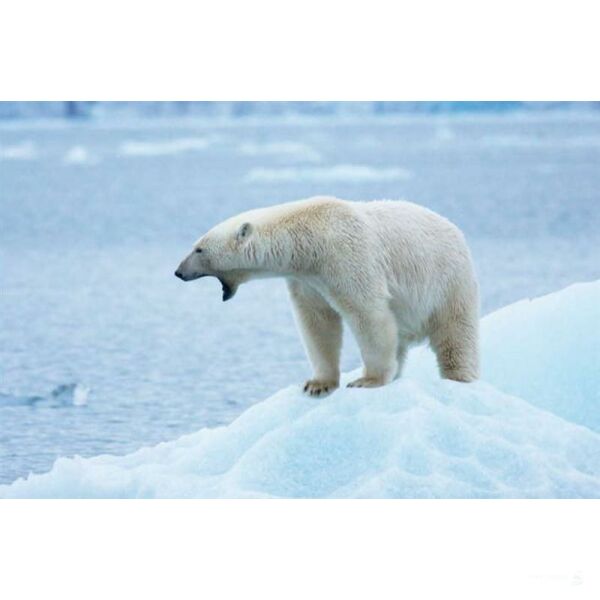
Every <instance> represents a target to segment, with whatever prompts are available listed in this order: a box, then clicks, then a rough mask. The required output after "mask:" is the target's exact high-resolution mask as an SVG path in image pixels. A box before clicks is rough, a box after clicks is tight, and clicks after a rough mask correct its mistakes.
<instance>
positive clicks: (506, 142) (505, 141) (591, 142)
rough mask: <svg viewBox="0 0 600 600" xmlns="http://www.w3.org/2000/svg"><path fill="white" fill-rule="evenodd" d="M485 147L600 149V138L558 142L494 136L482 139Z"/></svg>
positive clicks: (534, 137)
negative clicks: (557, 146) (558, 146)
mask: <svg viewBox="0 0 600 600" xmlns="http://www.w3.org/2000/svg"><path fill="white" fill-rule="evenodd" d="M482 141H483V143H484V144H485V145H489V146H507V147H515V148H543V147H548V146H555V145H557V143H558V144H560V146H561V147H562V148H598V147H600V136H598V135H576V136H567V137H564V138H562V139H560V140H556V139H555V138H554V137H552V136H544V135H521V134H492V135H486V136H484V137H483V138H482Z"/></svg>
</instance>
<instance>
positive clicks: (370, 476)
mask: <svg viewBox="0 0 600 600" xmlns="http://www.w3.org/2000/svg"><path fill="white" fill-rule="evenodd" d="M599 306H600V282H596V283H591V284H580V285H576V286H572V287H570V288H567V289H566V290H563V291H562V292H558V293H556V294H551V295H549V296H546V297H544V298H540V299H538V300H535V301H532V302H529V301H526V302H519V303H516V304H514V305H511V306H509V307H507V308H505V309H503V310H501V311H498V312H497V313H494V314H493V315H490V316H489V317H487V318H486V319H484V322H483V341H484V353H485V357H486V361H485V367H484V373H485V377H486V378H487V379H489V380H492V381H494V383H495V384H496V385H497V386H498V387H502V388H503V389H504V390H511V391H512V393H513V394H514V393H519V394H520V395H521V396H522V397H521V398H519V397H516V396H515V395H509V394H508V393H506V391H500V390H499V389H497V388H495V387H492V385H490V383H487V382H483V381H482V382H477V383H473V384H469V385H465V384H459V383H456V382H451V381H442V380H439V378H437V376H433V375H432V373H431V370H430V369H431V361H430V358H429V357H428V356H427V354H425V353H424V352H421V353H420V355H418V356H417V359H416V361H413V363H414V364H413V365H411V368H410V374H411V377H408V378H404V379H402V380H399V381H397V382H395V383H393V384H391V385H389V386H386V387H384V388H380V389H375V390H355V389H345V388H344V389H341V390H339V391H337V392H336V393H335V394H333V395H332V396H329V397H328V398H325V399H320V400H318V399H311V398H307V397H305V396H303V395H302V393H301V391H300V386H292V387H289V388H287V389H285V390H282V391H280V392H279V393H277V394H275V395H274V396H272V397H271V398H269V399H267V400H265V401H264V402H261V403H259V404H257V405H255V406H253V407H252V408H250V409H249V410H247V411H246V412H244V413H243V414H242V415H241V416H240V417H239V418H238V419H236V420H235V421H234V422H233V423H232V424H231V425H229V426H227V427H220V428H216V429H204V430H201V431H199V432H198V433H195V434H192V435H188V436H184V437H182V438H180V439H178V440H176V441H173V442H169V443H163V444H159V445H158V446H156V447H154V448H143V449H141V450H139V451H137V452H135V453H133V454H130V455H127V456H123V457H114V456H99V457H95V458H92V459H81V458H75V459H66V458H62V459H59V460H58V461H57V462H56V463H55V465H54V467H53V469H52V471H50V472H49V473H47V474H44V475H36V476H30V477H29V478H28V479H27V480H18V481H17V482H15V483H14V484H12V485H11V486H3V487H0V496H4V497H319V498H320V497H368V498H378V497H395V498H400V497H401V498H407V497H408V498H413V497H415V498H429V497H433V498H455V497H458V498H466V497H469V498H478V497H483V498H487V497H519V498H522V497H600V434H599V433H598V432H596V431H594V430H593V429H590V428H589V427H585V426H582V425H578V424H575V423H573V422H570V421H569V420H567V419H566V418H563V417H565V416H567V414H569V415H571V418H572V419H573V420H578V421H580V422H585V420H586V418H589V419H590V422H591V423H596V424H597V422H598V421H597V419H598V414H597V413H598V408H599V405H598V387H599V383H598V373H600V370H599V369H598V359H599V351H600V335H599V331H598V328H599V323H600V320H599V319H598V318H597V317H598V310H599V309H598V307H599ZM348 377H349V375H348V376H347V377H346V379H347V378H348ZM534 404H537V405H538V406H535V405H534ZM540 406H543V407H544V408H545V409H547V410H544V409H542V408H540ZM549 411H554V412H556V413H557V414H552V412H549ZM559 414H562V415H563V416H559ZM588 425H589V423H588Z"/></svg>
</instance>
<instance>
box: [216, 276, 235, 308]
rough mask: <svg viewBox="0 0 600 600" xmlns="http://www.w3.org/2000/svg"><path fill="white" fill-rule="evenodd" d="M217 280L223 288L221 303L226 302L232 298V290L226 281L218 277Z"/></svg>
mask: <svg viewBox="0 0 600 600" xmlns="http://www.w3.org/2000/svg"><path fill="white" fill-rule="evenodd" d="M218 279H219V282H220V283H221V287H222V288H223V302H227V300H229V299H230V298H232V297H233V289H232V288H231V286H230V285H229V284H228V283H227V282H226V281H223V279H221V278H220V277H219V278H218Z"/></svg>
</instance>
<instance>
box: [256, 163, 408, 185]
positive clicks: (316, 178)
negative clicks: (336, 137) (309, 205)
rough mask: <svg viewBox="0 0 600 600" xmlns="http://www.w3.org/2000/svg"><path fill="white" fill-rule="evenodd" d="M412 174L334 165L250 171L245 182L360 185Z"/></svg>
mask: <svg viewBox="0 0 600 600" xmlns="http://www.w3.org/2000/svg"><path fill="white" fill-rule="evenodd" d="M411 177H412V174H411V172H410V171H407V170H406V169H401V168H398V167H389V168H376V167H369V166H366V165H334V166H331V167H302V168H292V167H290V168H282V169H265V168H257V169H252V170H250V172H249V173H248V174H247V175H246V181H248V182H253V183H282V182H289V181H294V182H295V181H303V182H316V183H328V182H335V181H342V182H344V183H361V182H365V181H398V180H406V179H410V178H411Z"/></svg>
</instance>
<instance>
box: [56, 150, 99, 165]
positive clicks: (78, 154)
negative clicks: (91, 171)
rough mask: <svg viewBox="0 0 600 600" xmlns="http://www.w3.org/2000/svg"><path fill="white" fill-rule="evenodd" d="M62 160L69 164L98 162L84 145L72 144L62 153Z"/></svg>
mask: <svg viewBox="0 0 600 600" xmlns="http://www.w3.org/2000/svg"><path fill="white" fill-rule="evenodd" d="M63 162H65V163H66V164H70V165H86V164H88V165H89V164H94V163H96V162H98V159H97V158H96V157H94V156H93V155H92V154H91V152H90V151H89V150H88V149H87V148H86V147H85V146H72V147H71V148H70V149H69V150H68V151H67V152H66V153H65V155H64V157H63Z"/></svg>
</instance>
